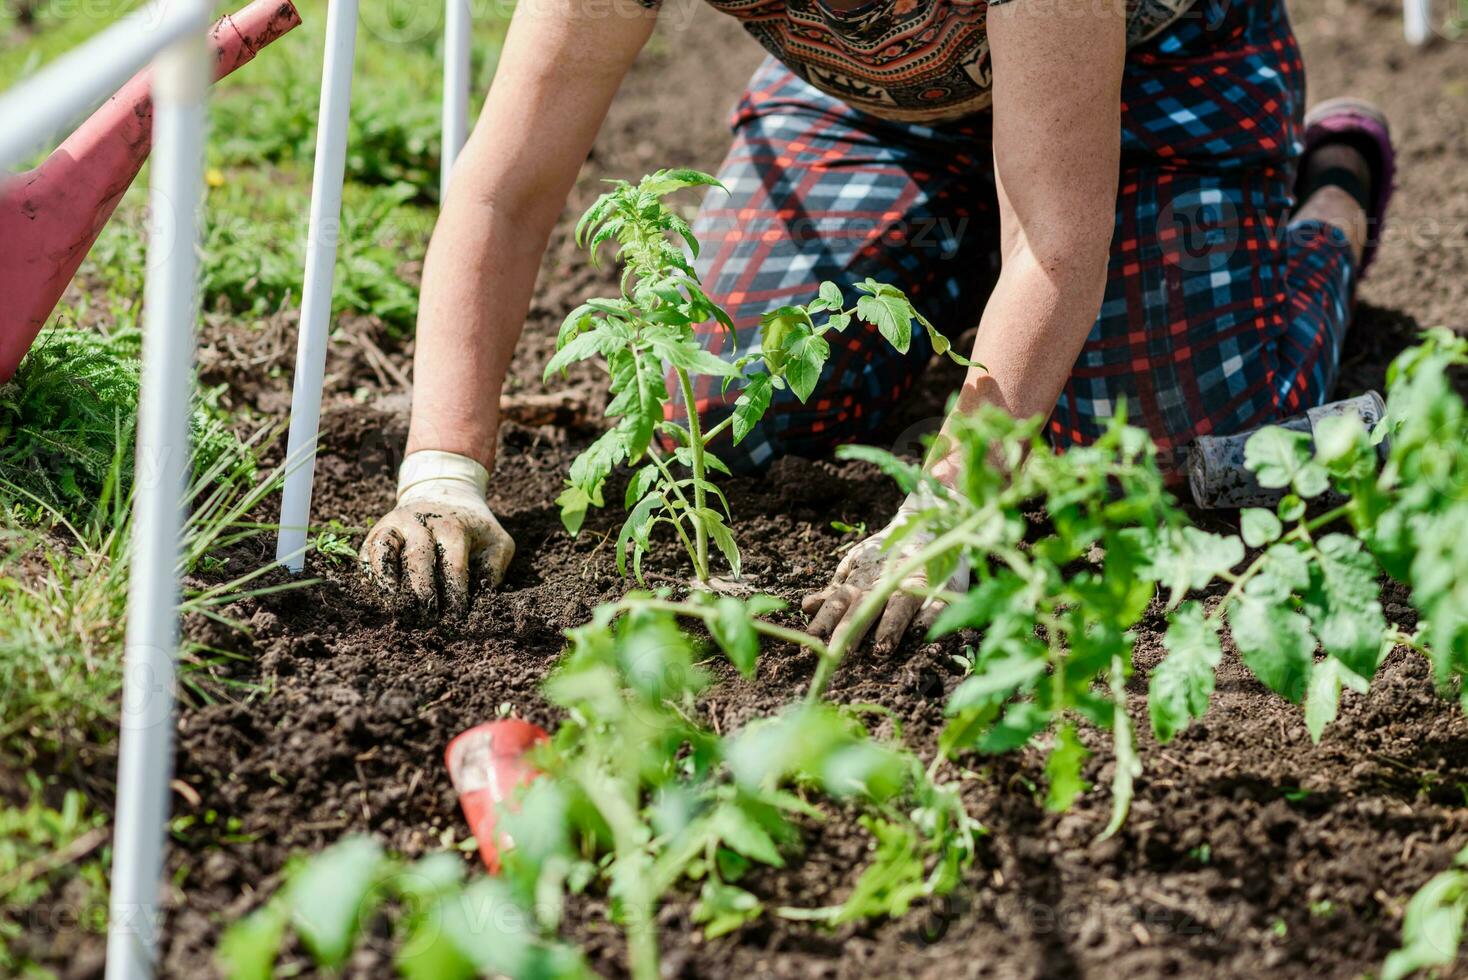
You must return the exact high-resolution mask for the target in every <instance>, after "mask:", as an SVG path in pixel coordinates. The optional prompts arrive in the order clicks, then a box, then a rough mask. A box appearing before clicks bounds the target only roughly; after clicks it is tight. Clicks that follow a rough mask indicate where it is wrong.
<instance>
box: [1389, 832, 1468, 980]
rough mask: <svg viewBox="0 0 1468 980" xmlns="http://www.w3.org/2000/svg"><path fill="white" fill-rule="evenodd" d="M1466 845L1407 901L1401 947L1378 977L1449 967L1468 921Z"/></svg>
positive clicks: (1400, 979)
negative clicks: (1450, 862)
mask: <svg viewBox="0 0 1468 980" xmlns="http://www.w3.org/2000/svg"><path fill="white" fill-rule="evenodd" d="M1465 865H1468V848H1464V849H1463V850H1462V851H1459V852H1458V856H1457V857H1456V858H1454V860H1453V867H1451V868H1449V869H1447V870H1446V871H1443V872H1440V873H1439V874H1437V875H1434V876H1433V877H1432V878H1431V879H1430V880H1429V881H1428V882H1427V884H1425V885H1423V886H1422V887H1421V888H1419V889H1418V890H1417V893H1416V894H1415V895H1413V896H1412V898H1411V900H1410V901H1408V902H1407V912H1406V914H1405V915H1404V916H1403V917H1402V948H1401V949H1398V950H1396V951H1394V952H1393V953H1392V954H1391V955H1390V956H1388V957H1387V958H1386V962H1385V963H1384V964H1383V965H1382V969H1381V980H1405V978H1406V977H1408V976H1410V975H1411V974H1413V973H1415V972H1416V971H1418V970H1422V969H1426V968H1428V967H1434V966H1451V965H1452V963H1453V961H1454V960H1455V959H1457V957H1458V946H1459V945H1460V944H1461V943H1462V941H1463V925H1464V922H1465V920H1468V871H1465V870H1464V866H1465Z"/></svg>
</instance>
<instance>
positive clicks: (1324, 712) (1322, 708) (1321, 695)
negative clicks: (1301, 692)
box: [1305, 657, 1345, 742]
mask: <svg viewBox="0 0 1468 980" xmlns="http://www.w3.org/2000/svg"><path fill="white" fill-rule="evenodd" d="M1343 671H1345V668H1344V667H1343V666H1342V665H1341V662H1340V661H1339V660H1336V659H1335V658H1334V657H1326V658H1325V659H1324V660H1320V661H1318V662H1317V663H1316V664H1315V665H1314V667H1313V668H1312V669H1311V671H1310V686H1309V689H1308V691H1307V693H1306V695H1305V727H1306V728H1307V729H1309V730H1310V741H1312V742H1319V741H1320V736H1321V734H1322V733H1323V732H1324V731H1325V729H1326V726H1327V725H1329V724H1330V723H1331V722H1333V721H1335V719H1336V714H1337V712H1338V711H1339V708H1340V699H1341V677H1342V673H1343Z"/></svg>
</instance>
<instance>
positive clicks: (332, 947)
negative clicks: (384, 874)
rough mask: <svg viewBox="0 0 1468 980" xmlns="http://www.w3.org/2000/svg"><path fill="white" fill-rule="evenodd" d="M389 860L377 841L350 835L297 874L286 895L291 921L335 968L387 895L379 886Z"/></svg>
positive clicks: (317, 956)
mask: <svg viewBox="0 0 1468 980" xmlns="http://www.w3.org/2000/svg"><path fill="white" fill-rule="evenodd" d="M385 860H386V858H385V856H384V855H383V852H382V848H381V846H380V845H378V843H377V841H375V840H373V839H372V838H370V837H349V838H347V839H346V840H344V841H341V842H340V843H338V844H333V845H332V846H331V847H329V848H327V849H326V850H324V851H322V852H321V853H320V854H318V855H316V856H315V857H314V858H312V859H311V860H309V861H307V862H306V863H305V864H304V865H302V866H301V868H300V869H299V871H297V872H296V874H295V875H294V876H293V877H292V878H291V881H290V885H289V887H288V888H287V890H286V898H285V901H286V905H287V907H288V908H289V909H290V918H291V924H292V925H293V926H294V927H295V930H296V934H297V935H299V936H300V937H301V941H302V942H303V943H305V944H306V948H307V949H309V950H310V951H311V955H312V956H314V957H315V959H316V962H317V963H318V964H320V965H322V966H326V967H331V968H333V969H334V968H336V967H339V966H341V965H342V964H344V963H346V961H347V957H348V956H349V955H350V954H351V952H352V946H353V944H354V943H355V942H356V938H357V930H358V928H359V927H360V925H361V923H362V922H363V921H364V920H365V919H366V918H367V916H369V915H371V913H372V911H373V910H374V909H375V908H376V906H377V903H378V902H380V901H381V899H382V896H381V894H380V893H378V892H376V890H375V888H374V886H375V885H376V884H377V881H378V876H379V874H380V873H381V871H382V868H383V862H384V861H385Z"/></svg>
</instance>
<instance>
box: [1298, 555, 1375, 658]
mask: <svg viewBox="0 0 1468 980" xmlns="http://www.w3.org/2000/svg"><path fill="white" fill-rule="evenodd" d="M1316 551H1317V554H1316V560H1315V562H1314V563H1313V564H1311V565H1310V569H1309V574H1310V587H1309V589H1307V590H1306V592H1305V594H1304V596H1303V600H1304V602H1303V606H1304V610H1305V613H1306V614H1307V615H1308V616H1309V617H1310V621H1311V623H1312V624H1313V625H1314V627H1315V635H1316V636H1318V637H1320V645H1321V646H1323V647H1324V648H1325V650H1326V652H1327V653H1329V654H1331V655H1332V656H1334V657H1336V658H1337V659H1339V660H1340V661H1341V662H1342V663H1344V664H1345V665H1346V666H1347V667H1349V668H1350V669H1351V670H1352V671H1354V672H1355V673H1357V674H1360V675H1361V676H1363V677H1371V676H1372V675H1374V674H1375V673H1376V668H1377V667H1378V666H1379V664H1380V654H1381V639H1382V636H1383V634H1384V633H1385V632H1386V616H1385V615H1384V613H1383V612H1382V608H1381V600H1380V591H1379V589H1378V587H1377V584H1376V576H1377V567H1376V562H1375V561H1374V560H1373V559H1372V557H1371V555H1370V554H1369V553H1368V552H1367V551H1366V549H1365V547H1364V546H1363V545H1362V544H1361V542H1360V541H1359V540H1357V539H1356V538H1353V537H1350V536H1349V535H1345V534H1328V535H1326V536H1325V537H1323V538H1321V539H1320V540H1319V542H1317V545H1316Z"/></svg>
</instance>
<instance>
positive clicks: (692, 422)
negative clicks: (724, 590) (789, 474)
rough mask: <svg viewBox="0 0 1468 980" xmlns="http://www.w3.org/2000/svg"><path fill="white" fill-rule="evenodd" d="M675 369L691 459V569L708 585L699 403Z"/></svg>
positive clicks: (680, 371)
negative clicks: (693, 550)
mask: <svg viewBox="0 0 1468 980" xmlns="http://www.w3.org/2000/svg"><path fill="white" fill-rule="evenodd" d="M675 370H676V371H677V372H678V384H679V385H681V386H682V388H683V402H684V404H685V405H686V406H687V407H688V442H689V450H690V453H691V455H692V457H693V506H694V507H695V508H696V510H695V512H694V514H693V533H694V539H695V546H696V548H697V551H698V554H697V555H696V556H695V558H694V562H693V570H694V572H695V574H697V575H698V580H699V581H700V582H707V581H708V580H709V532H708V528H706V527H704V523H703V522H704V516H703V512H704V510H705V496H704V489H703V486H704V460H703V444H704V437H703V432H702V423H701V422H700V421H699V418H698V403H697V402H696V401H695V399H694V396H693V380H692V379H691V378H689V377H688V372H687V371H685V370H683V369H682V368H675Z"/></svg>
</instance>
